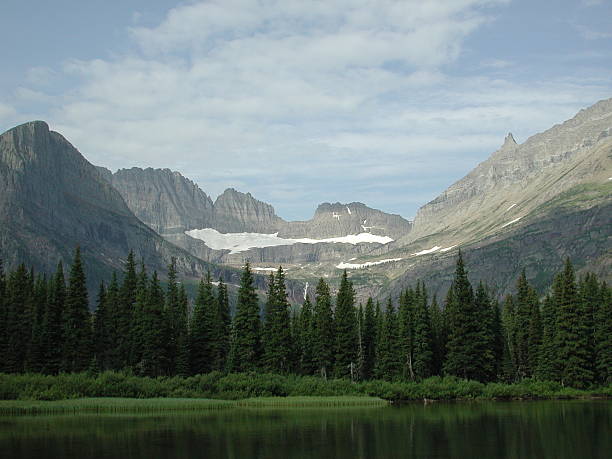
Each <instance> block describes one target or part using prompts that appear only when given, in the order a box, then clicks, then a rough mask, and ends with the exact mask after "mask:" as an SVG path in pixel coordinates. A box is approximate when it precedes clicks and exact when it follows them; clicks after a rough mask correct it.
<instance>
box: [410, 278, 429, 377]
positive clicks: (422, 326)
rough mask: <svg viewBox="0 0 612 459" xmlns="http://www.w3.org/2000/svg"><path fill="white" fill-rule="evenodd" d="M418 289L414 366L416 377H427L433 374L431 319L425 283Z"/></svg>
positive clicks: (413, 341)
mask: <svg viewBox="0 0 612 459" xmlns="http://www.w3.org/2000/svg"><path fill="white" fill-rule="evenodd" d="M417 291H418V295H417V297H416V298H415V300H416V301H415V310H414V328H413V336H412V367H413V368H414V375H415V377H416V379H425V378H428V377H429V376H431V375H432V374H433V355H434V354H433V344H432V332H431V319H430V316H429V309H428V307H427V293H426V290H425V285H424V284H421V285H420V287H417Z"/></svg>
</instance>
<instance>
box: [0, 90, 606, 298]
mask: <svg viewBox="0 0 612 459" xmlns="http://www.w3.org/2000/svg"><path fill="white" fill-rule="evenodd" d="M0 180H1V181H0V192H1V195H0V222H1V223H2V225H1V226H0V251H1V253H2V256H3V258H4V260H5V263H8V264H9V265H12V264H15V263H17V262H26V263H27V264H32V265H34V266H35V267H36V268H37V269H41V270H44V271H49V270H50V269H51V268H52V267H54V266H55V264H56V263H57V260H58V259H64V260H69V256H70V253H71V251H72V250H73V249H74V246H75V244H79V245H81V247H82V249H84V252H85V255H86V257H85V258H86V259H89V260H91V261H90V262H89V263H90V264H91V266H89V268H90V269H91V270H93V271H94V272H95V273H97V274H96V276H94V278H95V279H94V280H95V281H98V280H100V279H102V278H105V276H107V275H108V272H109V270H111V269H118V268H120V267H121V263H122V260H123V259H124V258H125V254H126V253H127V251H128V250H129V249H134V250H135V251H136V252H137V254H138V255H139V256H140V257H141V258H142V259H143V261H144V262H145V264H147V265H148V266H149V267H150V269H158V270H160V271H162V272H163V271H164V266H165V265H166V264H167V263H168V261H169V260H170V259H171V258H172V257H175V258H176V259H177V260H178V264H179V267H180V271H181V273H182V274H183V276H185V277H186V278H197V277H199V276H200V275H201V274H202V272H203V271H204V270H206V269H213V270H214V271H215V273H218V274H221V275H223V276H224V277H226V278H227V279H234V280H235V279H236V276H237V274H236V273H237V269H239V268H240V267H241V266H242V265H243V264H244V260H245V259H249V260H250V261H251V262H252V263H253V266H254V269H255V270H256V272H265V271H268V270H271V269H273V268H275V267H277V266H278V265H279V264H282V265H283V267H284V268H286V269H287V276H288V278H289V279H291V280H292V282H293V283H292V284H291V285H292V286H291V288H290V290H291V292H292V296H293V298H294V299H295V300H296V301H297V300H299V299H300V297H301V296H302V295H303V288H304V286H307V285H312V284H313V283H314V282H316V280H317V279H318V278H319V277H326V278H329V279H335V278H337V277H338V274H339V273H340V272H341V270H342V269H348V270H349V271H351V278H352V279H353V281H354V283H355V285H356V287H357V290H358V294H359V295H360V296H361V297H365V296H367V295H374V296H378V297H379V298H384V297H386V296H387V295H396V294H397V293H398V292H399V291H401V290H402V289H403V288H405V287H406V286H408V285H411V284H413V283H414V282H415V281H416V280H417V279H421V280H424V281H425V282H426V284H427V285H428V287H429V289H430V292H432V293H437V294H439V295H443V294H444V292H445V290H446V288H447V287H448V286H449V284H450V280H451V278H452V271H453V263H454V259H455V257H456V254H457V250H459V249H461V250H462V252H463V254H464V256H465V258H466V261H467V264H468V267H469V268H470V275H471V276H472V277H473V278H474V279H475V280H478V279H482V280H486V281H487V282H488V283H489V284H490V285H494V286H495V288H496V289H497V293H499V294H503V293H507V292H509V291H510V290H512V288H513V285H514V282H515V279H516V277H517V276H518V274H519V272H520V270H521V269H523V268H525V269H526V271H527V275H528V278H530V280H531V281H532V282H533V283H534V284H535V285H536V287H541V288H542V287H543V286H545V285H548V284H550V281H551V278H552V276H553V274H554V272H556V271H557V270H558V269H559V267H560V266H561V263H562V260H563V259H564V258H565V257H568V256H569V257H570V258H571V259H572V261H574V263H575V265H576V266H577V268H578V269H579V271H580V270H582V271H585V270H591V271H595V272H596V273H598V274H599V275H600V276H602V277H604V278H610V272H611V270H610V265H611V264H612V261H611V260H612V257H611V243H610V240H611V231H610V228H611V226H610V223H611V221H610V220H611V219H610V217H611V216H612V199H611V198H612V99H608V100H604V101H600V102H598V103H597V104H595V105H593V106H592V107H590V108H588V109H585V110H581V111H580V112H579V113H578V114H577V115H576V116H575V117H574V118H572V119H571V120H568V121H566V122H565V123H562V124H559V125H557V126H554V127H552V128H551V129H549V130H547V131H545V132H543V133H540V134H536V135H534V136H532V137H530V138H529V139H527V140H526V141H525V142H524V143H522V144H518V143H517V142H516V141H515V139H514V137H513V136H512V134H508V136H507V137H506V139H505V141H504V143H503V145H502V146H501V148H500V149H499V150H497V151H496V152H494V153H493V154H492V155H491V156H490V157H489V158H488V159H487V160H486V161H484V162H483V163H481V164H479V165H477V166H476V167H475V168H474V170H472V171H471V172H470V173H469V174H468V175H466V176H465V177H464V178H462V179H461V180H459V181H458V182H456V183H454V184H453V185H451V186H450V187H449V188H448V189H446V190H445V191H443V192H442V193H441V194H440V195H439V196H438V197H437V198H435V199H434V200H432V201H431V202H429V203H427V204H425V205H424V206H422V207H421V208H420V209H419V211H418V212H417V214H416V217H415V219H414V222H411V221H409V220H407V219H405V218H403V217H401V216H399V215H393V214H388V213H385V212H382V211H379V210H376V209H372V208H370V207H368V206H366V205H365V204H362V203H358V202H352V203H323V204H320V205H319V206H318V207H317V209H316V210H315V212H314V215H313V217H312V218H311V219H310V220H307V221H295V222H288V221H285V220H283V219H282V218H280V217H279V216H277V215H276V213H275V210H274V208H273V207H272V206H271V205H270V204H267V203H265V202H262V201H259V200H257V199H255V198H254V197H253V196H252V195H251V194H250V193H242V192H240V191H237V190H235V189H232V188H230V189H227V190H226V191H225V192H223V193H222V194H221V195H219V196H218V197H217V198H216V199H215V200H214V201H213V200H212V198H211V197H210V196H208V195H207V194H206V192H205V191H203V190H202V189H200V187H199V186H198V185H197V184H195V183H194V182H192V181H191V180H189V179H188V178H186V177H184V176H182V175H181V174H180V173H178V172H173V171H170V170H169V169H151V168H147V169H140V168H131V169H121V170H118V171H116V172H114V173H113V172H111V171H110V170H108V169H105V168H103V167H97V166H93V165H91V164H90V163H89V162H88V161H87V160H86V159H85V158H84V157H83V156H82V155H81V154H80V153H79V152H78V151H77V150H76V149H75V148H74V147H73V146H72V145H71V144H70V143H69V142H68V141H67V140H66V139H64V138H63V137H62V136H61V135H60V134H58V133H56V132H52V131H49V128H48V126H47V125H46V123H44V122H41V121H35V122H31V123H26V124H24V125H21V126H18V127H16V128H13V129H11V130H9V131H7V132H6V133H4V134H2V136H1V137H0ZM211 267H212V268H211ZM259 282H260V285H261V286H262V287H263V286H264V285H265V282H264V281H263V280H260V281H259ZM306 288H307V287H306Z"/></svg>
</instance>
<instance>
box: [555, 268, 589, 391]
mask: <svg viewBox="0 0 612 459" xmlns="http://www.w3.org/2000/svg"><path fill="white" fill-rule="evenodd" d="M555 302H556V303H557V336H556V338H557V339H556V341H557V350H558V355H559V363H560V376H561V383H562V384H565V385H568V386H572V387H577V388H584V387H588V386H589V385H590V384H591V383H592V382H593V371H592V370H591V368H590V367H591V363H590V362H589V350H588V340H589V337H588V330H587V329H586V327H585V325H584V322H583V318H582V317H581V313H582V308H581V305H580V301H579V297H578V292H577V288H576V282H575V276H574V268H573V266H572V263H571V262H570V260H569V258H568V259H567V260H566V262H565V268H564V270H563V276H562V288H561V292H560V295H559V296H556V297H555Z"/></svg>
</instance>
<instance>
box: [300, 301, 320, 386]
mask: <svg viewBox="0 0 612 459" xmlns="http://www.w3.org/2000/svg"><path fill="white" fill-rule="evenodd" d="M295 336H296V337H297V338H298V343H299V356H300V357H299V362H300V373H302V374H304V375H313V374H315V373H316V372H317V360H316V358H315V348H316V335H315V321H314V315H313V308H312V304H311V302H310V298H309V297H308V295H306V298H305V299H304V304H303V305H302V309H301V311H300V314H299V321H298V326H297V330H296V333H295Z"/></svg>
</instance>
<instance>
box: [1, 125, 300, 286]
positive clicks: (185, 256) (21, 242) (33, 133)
mask: <svg viewBox="0 0 612 459" xmlns="http://www.w3.org/2000/svg"><path fill="white" fill-rule="evenodd" d="M107 180H108V173H107V172H105V170H104V169H102V168H98V167H96V166H93V165H92V164H90V163H89V162H88V161H87V160H86V159H85V158H84V157H83V156H82V155H81V154H80V153H79V151H78V150H77V149H76V148H74V147H73V146H72V145H71V144H70V143H69V142H68V141H67V140H66V139H65V138H64V137H62V136H61V135H60V134H58V133H57V132H53V131H49V126H48V125H47V124H46V123H44V122H42V121H34V122H30V123H26V124H23V125H20V126H17V127H15V128H13V129H11V130H9V131H7V132H5V133H4V134H2V135H1V136H0V256H2V258H3V260H4V263H5V265H7V266H8V267H9V268H10V267H14V266H15V265H16V264H17V263H22V262H23V263H26V265H31V266H33V267H34V268H35V269H36V270H37V271H39V272H51V271H53V270H54V269H55V267H56V266H57V262H58V261H59V260H63V261H64V263H65V264H68V263H70V261H71V259H72V255H73V251H74V248H75V247H76V246H77V245H79V246H80V247H81V250H82V252H83V260H84V263H85V265H86V270H87V274H88V286H89V288H90V291H92V292H93V291H94V289H95V288H97V285H98V283H99V282H100V281H101V280H103V279H104V280H108V279H109V278H110V272H111V271H112V270H121V269H122V268H123V263H124V260H125V257H126V255H127V253H128V252H129V250H134V252H135V254H136V256H137V259H139V260H140V259H142V260H143V262H144V263H145V265H146V266H147V268H148V269H149V270H158V271H160V272H162V273H163V272H165V271H166V266H167V265H168V263H169V262H170V260H171V259H172V258H175V259H176V261H177V269H178V271H179V273H181V274H182V276H183V277H184V278H186V279H190V278H198V277H200V276H201V275H202V274H203V273H204V272H205V271H206V270H207V269H211V271H212V272H213V275H215V277H218V276H223V277H224V279H225V280H226V282H228V283H234V284H237V283H238V282H239V272H238V271H236V270H233V269H229V268H224V267H219V266H214V265H209V264H207V263H205V262H204V261H202V260H200V259H198V258H196V257H194V256H193V255H191V254H189V253H188V252H186V251H184V250H183V249H180V248H179V247H176V246H175V245H173V244H171V243H169V242H168V241H166V240H164V239H163V238H162V237H161V236H159V235H158V234H157V233H156V232H155V231H153V230H152V229H151V228H149V227H148V226H147V225H145V224H144V223H142V222H141V221H140V220H139V219H138V218H136V216H135V215H134V214H133V213H132V211H131V210H130V209H129V208H128V206H127V205H126V203H125V202H124V200H123V198H122V197H121V195H120V194H119V192H118V191H117V190H116V189H115V188H113V186H111V184H110V183H108V181H107ZM257 284H258V286H259V287H261V288H265V279H264V278H263V276H257ZM289 289H290V291H291V293H295V295H297V296H300V295H301V289H302V287H301V286H300V285H298V284H296V285H290V286H289ZM294 291H295V292H294ZM92 298H93V295H92Z"/></svg>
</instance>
